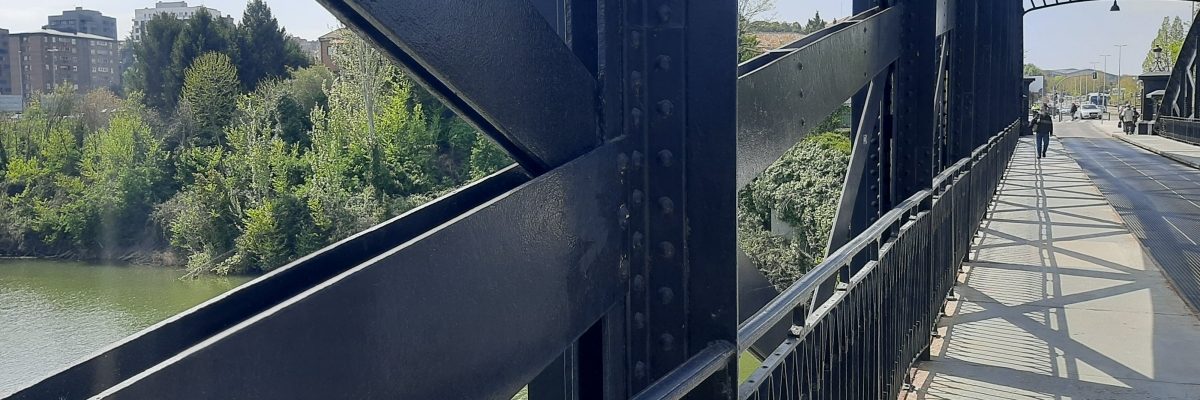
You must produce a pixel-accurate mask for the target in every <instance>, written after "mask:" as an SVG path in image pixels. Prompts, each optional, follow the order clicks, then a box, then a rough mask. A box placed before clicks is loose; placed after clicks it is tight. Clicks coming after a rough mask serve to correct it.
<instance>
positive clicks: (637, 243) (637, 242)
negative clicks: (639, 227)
mask: <svg viewBox="0 0 1200 400" xmlns="http://www.w3.org/2000/svg"><path fill="white" fill-rule="evenodd" d="M633 248H635V249H640V248H642V233H641V232H634V233H633Z"/></svg>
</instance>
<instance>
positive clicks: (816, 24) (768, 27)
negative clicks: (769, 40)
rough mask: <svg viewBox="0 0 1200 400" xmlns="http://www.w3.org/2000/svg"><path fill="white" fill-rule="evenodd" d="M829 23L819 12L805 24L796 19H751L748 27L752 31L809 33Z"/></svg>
mask: <svg viewBox="0 0 1200 400" xmlns="http://www.w3.org/2000/svg"><path fill="white" fill-rule="evenodd" d="M827 24H828V22H826V21H825V20H824V19H823V18H821V13H819V12H818V13H816V15H814V16H813V17H812V18H810V19H809V20H808V22H805V23H803V24H802V23H800V22H795V21H793V22H787V21H751V22H749V26H748V27H747V29H749V30H750V31H751V32H795V33H802V34H805V35H807V34H810V33H813V32H816V31H819V30H821V29H824V28H825V25H827Z"/></svg>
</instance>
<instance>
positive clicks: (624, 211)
mask: <svg viewBox="0 0 1200 400" xmlns="http://www.w3.org/2000/svg"><path fill="white" fill-rule="evenodd" d="M617 215H619V216H620V217H621V222H620V224H621V230H625V229H628V228H629V207H626V206H625V205H624V204H622V205H621V206H620V207H617Z"/></svg>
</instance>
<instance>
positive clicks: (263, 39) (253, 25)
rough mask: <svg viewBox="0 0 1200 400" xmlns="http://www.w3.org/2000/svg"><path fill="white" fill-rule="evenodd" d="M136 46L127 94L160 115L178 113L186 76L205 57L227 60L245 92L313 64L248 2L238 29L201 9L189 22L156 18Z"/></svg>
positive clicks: (260, 7) (257, 0)
mask: <svg viewBox="0 0 1200 400" xmlns="http://www.w3.org/2000/svg"><path fill="white" fill-rule="evenodd" d="M132 47H133V54H132V62H131V64H130V67H129V69H128V70H126V71H125V76H124V79H123V81H124V83H125V91H126V92H133V91H141V92H142V93H143V96H144V98H145V102H146V105H147V106H148V107H151V108H153V109H156V110H159V111H162V112H171V111H173V110H174V108H175V106H176V103H177V101H178V100H179V95H180V91H181V90H182V89H183V81H184V72H185V71H186V70H187V68H188V67H190V66H191V65H192V63H193V62H194V61H195V60H196V58H197V57H199V56H200V55H201V54H205V53H209V52H217V53H222V54H224V55H226V56H228V57H229V59H230V61H231V62H232V63H233V65H234V67H235V68H236V69H237V70H238V72H239V74H238V81H239V84H240V85H241V88H242V89H244V90H253V89H254V88H255V87H257V85H258V83H259V82H262V81H264V80H268V79H274V78H281V77H284V76H285V75H286V73H287V71H288V70H289V69H295V68H300V67H305V66H308V65H309V64H310V60H309V59H308V57H307V56H305V55H304V54H303V52H302V51H301V50H300V48H299V47H298V46H297V45H296V44H295V43H293V42H292V41H290V40H288V39H287V32H286V31H285V30H284V29H283V28H280V27H279V23H278V22H277V21H276V20H275V17H274V16H272V15H271V10H270V8H268V7H267V5H266V4H265V3H263V2H262V0H250V2H249V3H248V4H247V5H246V12H245V13H244V14H243V15H242V19H241V20H240V21H239V23H238V24H237V25H236V26H235V25H233V24H231V23H230V22H229V21H228V20H226V19H222V18H221V17H220V16H219V15H211V14H209V13H208V11H206V10H205V9H203V8H201V9H200V10H199V11H197V12H196V14H195V15H193V16H192V17H191V18H188V19H187V20H180V19H176V18H175V16H174V15H171V14H156V15H154V17H153V18H152V19H151V20H150V21H149V22H147V23H146V26H145V34H144V35H143V37H142V40H140V41H138V42H135V43H134V45H133V46H132Z"/></svg>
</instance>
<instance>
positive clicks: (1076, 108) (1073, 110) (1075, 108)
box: [1071, 103, 1079, 121]
mask: <svg viewBox="0 0 1200 400" xmlns="http://www.w3.org/2000/svg"><path fill="white" fill-rule="evenodd" d="M1078 112H1079V104H1076V103H1071V120H1072V121H1074V120H1075V113H1078Z"/></svg>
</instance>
